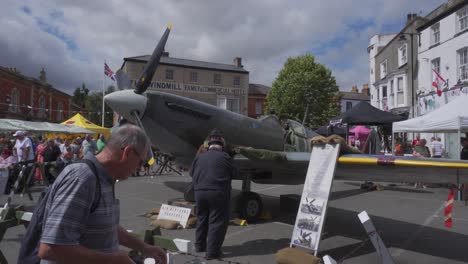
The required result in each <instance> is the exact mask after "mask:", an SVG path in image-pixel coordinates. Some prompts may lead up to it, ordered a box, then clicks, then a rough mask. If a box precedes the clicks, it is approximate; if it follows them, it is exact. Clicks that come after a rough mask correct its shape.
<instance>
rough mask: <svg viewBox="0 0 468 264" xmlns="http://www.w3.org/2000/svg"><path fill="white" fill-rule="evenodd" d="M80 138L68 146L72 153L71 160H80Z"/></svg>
mask: <svg viewBox="0 0 468 264" xmlns="http://www.w3.org/2000/svg"><path fill="white" fill-rule="evenodd" d="M81 142H82V141H81V137H76V138H75V140H73V143H72V144H70V146H71V149H72V152H73V160H78V159H80V158H81V156H82V155H81Z"/></svg>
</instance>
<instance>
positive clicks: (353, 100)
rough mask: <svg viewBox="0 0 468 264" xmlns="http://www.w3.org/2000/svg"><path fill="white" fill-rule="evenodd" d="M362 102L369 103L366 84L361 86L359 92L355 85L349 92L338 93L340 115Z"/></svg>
mask: <svg viewBox="0 0 468 264" xmlns="http://www.w3.org/2000/svg"><path fill="white" fill-rule="evenodd" d="M362 101H366V102H369V87H368V84H367V83H365V84H363V85H362V90H361V92H359V89H358V87H357V85H354V86H353V87H352V88H351V92H342V91H340V104H341V113H344V112H347V111H349V110H351V108H353V107H354V106H355V105H357V104H359V103H360V102H362Z"/></svg>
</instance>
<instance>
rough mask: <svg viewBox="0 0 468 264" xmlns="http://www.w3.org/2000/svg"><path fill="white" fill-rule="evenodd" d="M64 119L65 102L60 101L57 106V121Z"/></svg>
mask: <svg viewBox="0 0 468 264" xmlns="http://www.w3.org/2000/svg"><path fill="white" fill-rule="evenodd" d="M62 120H63V103H61V102H60V103H58V106H57V121H58V122H60V121H62Z"/></svg>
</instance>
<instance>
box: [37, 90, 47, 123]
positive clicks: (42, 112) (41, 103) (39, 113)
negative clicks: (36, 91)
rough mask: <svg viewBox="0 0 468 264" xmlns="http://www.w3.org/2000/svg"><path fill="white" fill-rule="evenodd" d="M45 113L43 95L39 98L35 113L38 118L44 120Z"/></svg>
mask: <svg viewBox="0 0 468 264" xmlns="http://www.w3.org/2000/svg"><path fill="white" fill-rule="evenodd" d="M45 111H46V102H45V97H44V95H41V96H39V110H38V111H37V116H38V117H39V118H45Z"/></svg>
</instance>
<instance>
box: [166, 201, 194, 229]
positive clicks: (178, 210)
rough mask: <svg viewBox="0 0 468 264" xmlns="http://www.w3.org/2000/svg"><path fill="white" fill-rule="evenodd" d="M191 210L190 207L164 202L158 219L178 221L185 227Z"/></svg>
mask: <svg viewBox="0 0 468 264" xmlns="http://www.w3.org/2000/svg"><path fill="white" fill-rule="evenodd" d="M191 210H192V209H190V208H185V207H179V206H173V205H167V204H163V205H162V206H161V209H160V210H159V215H158V219H162V220H172V221H177V222H179V223H180V225H181V226H183V227H184V228H185V227H186V226H187V221H188V219H189V216H190V211H191Z"/></svg>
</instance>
